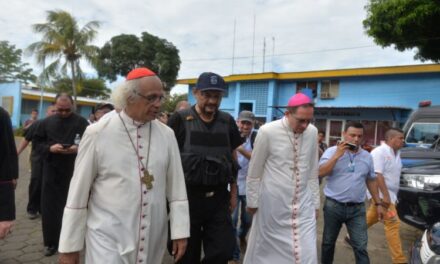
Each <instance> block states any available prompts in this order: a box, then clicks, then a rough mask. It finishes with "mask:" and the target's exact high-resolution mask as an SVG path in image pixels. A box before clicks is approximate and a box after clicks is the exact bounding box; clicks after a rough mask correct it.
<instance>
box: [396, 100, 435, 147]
mask: <svg viewBox="0 0 440 264" xmlns="http://www.w3.org/2000/svg"><path fill="white" fill-rule="evenodd" d="M403 131H404V132H405V144H406V146H407V147H416V146H418V147H427V148H429V147H430V146H431V145H432V143H434V141H436V140H437V138H438V137H439V132H440V106H428V107H421V108H419V109H417V110H416V111H415V112H413V113H412V114H411V115H410V117H409V118H408V120H407V122H406V123H405V126H404V127H403Z"/></svg>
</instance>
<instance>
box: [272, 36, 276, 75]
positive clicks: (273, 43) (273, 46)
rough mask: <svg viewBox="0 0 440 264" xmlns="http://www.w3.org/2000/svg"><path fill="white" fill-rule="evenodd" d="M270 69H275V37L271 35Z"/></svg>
mask: <svg viewBox="0 0 440 264" xmlns="http://www.w3.org/2000/svg"><path fill="white" fill-rule="evenodd" d="M272 71H275V37H272Z"/></svg>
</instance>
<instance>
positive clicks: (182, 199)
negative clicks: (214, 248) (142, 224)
mask: <svg viewBox="0 0 440 264" xmlns="http://www.w3.org/2000/svg"><path fill="white" fill-rule="evenodd" d="M169 132H170V133H169V135H168V138H169V139H170V141H169V144H168V145H169V146H168V153H169V163H168V170H167V186H166V188H167V190H166V192H167V199H168V202H169V206H170V229H171V239H172V240H175V239H181V238H187V237H189V230H190V224H189V205H188V198H187V195H186V187H185V177H184V176H183V169H182V162H181V159H180V152H179V147H178V145H177V141H176V137H175V136H174V132H173V131H172V130H170V131H169Z"/></svg>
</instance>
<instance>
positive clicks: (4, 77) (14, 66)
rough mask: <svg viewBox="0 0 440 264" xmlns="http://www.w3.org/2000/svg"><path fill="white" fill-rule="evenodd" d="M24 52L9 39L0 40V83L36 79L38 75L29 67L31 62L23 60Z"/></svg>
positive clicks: (26, 81) (25, 81) (33, 80)
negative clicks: (10, 42)
mask: <svg viewBox="0 0 440 264" xmlns="http://www.w3.org/2000/svg"><path fill="white" fill-rule="evenodd" d="M22 53H23V52H22V50H21V49H17V48H15V45H11V44H9V42H8V41H0V83H4V82H13V81H15V80H18V81H20V82H24V83H28V82H29V81H32V82H35V81H36V79H37V77H36V76H35V75H33V74H32V69H31V68H28V66H29V64H28V63H23V62H22V61H21V56H22Z"/></svg>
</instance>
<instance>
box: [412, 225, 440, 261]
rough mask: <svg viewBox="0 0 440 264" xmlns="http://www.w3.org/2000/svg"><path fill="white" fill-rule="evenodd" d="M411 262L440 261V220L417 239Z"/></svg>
mask: <svg viewBox="0 0 440 264" xmlns="http://www.w3.org/2000/svg"><path fill="white" fill-rule="evenodd" d="M409 263H410V264H438V263H440V222H437V223H435V224H434V225H432V226H431V227H429V228H428V229H427V230H425V232H424V233H423V235H422V237H421V238H419V239H417V240H416V242H415V243H414V245H413V247H412V248H411V250H410V259H409Z"/></svg>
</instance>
